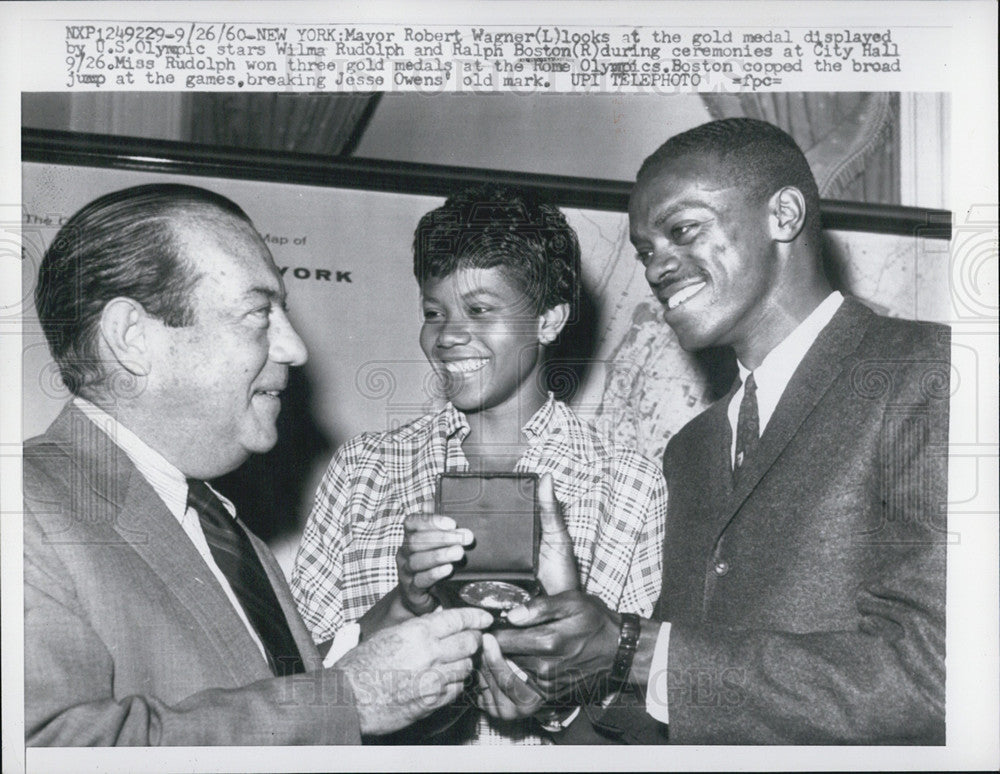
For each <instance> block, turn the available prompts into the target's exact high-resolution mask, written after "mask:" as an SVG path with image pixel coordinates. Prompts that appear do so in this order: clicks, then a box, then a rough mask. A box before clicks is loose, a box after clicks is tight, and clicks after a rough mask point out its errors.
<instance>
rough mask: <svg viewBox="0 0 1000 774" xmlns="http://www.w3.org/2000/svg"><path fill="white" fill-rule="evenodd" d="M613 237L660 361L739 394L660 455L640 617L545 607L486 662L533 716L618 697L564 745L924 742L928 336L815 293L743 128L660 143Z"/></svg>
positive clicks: (938, 566) (807, 208) (793, 180)
mask: <svg viewBox="0 0 1000 774" xmlns="http://www.w3.org/2000/svg"><path fill="white" fill-rule="evenodd" d="M629 224H630V231H631V239H632V242H633V244H634V245H635V247H636V250H637V252H638V257H639V259H640V260H641V261H642V263H643V265H644V267H645V274H646V279H647V280H648V281H649V284H650V287H651V288H652V289H653V292H654V293H655V294H656V296H657V298H659V299H660V301H661V302H662V303H663V306H664V310H665V312H664V317H665V320H666V322H667V324H668V325H670V327H671V328H672V329H673V331H674V332H675V334H676V335H677V337H678V340H679V341H680V343H681V345H682V346H683V347H684V348H685V349H687V350H699V349H702V348H705V347H715V346H729V347H732V349H733V350H734V351H735V354H736V357H737V359H738V363H739V374H740V378H739V379H738V380H737V382H736V383H735V384H734V385H733V388H732V389H731V390H730V393H729V395H728V396H727V397H725V398H724V399H722V400H721V401H720V402H718V403H716V404H715V405H713V406H712V407H710V408H709V409H707V410H706V411H705V412H704V413H703V414H701V415H700V416H698V417H696V418H695V419H694V420H692V421H691V422H690V423H688V425H686V426H685V427H684V428H683V429H682V430H681V431H680V432H679V433H677V435H676V436H674V437H673V438H671V440H670V443H669V445H668V447H667V450H666V453H665V455H664V471H665V474H666V478H667V484H668V491H669V505H668V515H667V530H666V539H665V542H664V562H663V566H664V575H663V584H662V589H661V595H660V599H659V602H658V604H657V608H656V612H655V613H654V616H653V617H652V618H651V619H640V618H638V617H635V616H629V615H619V614H616V613H613V612H610V611H609V610H608V609H607V607H606V606H604V605H602V604H600V603H599V601H597V600H595V599H594V598H593V597H591V596H588V595H586V594H583V593H582V592H580V591H568V592H564V593H563V594H560V595H557V596H554V597H550V598H542V599H538V600H535V601H533V602H532V603H530V604H529V605H528V606H527V608H526V609H521V610H517V611H512V612H511V613H510V614H509V620H510V621H511V622H512V623H517V624H518V625H519V626H521V627H523V628H520V629H511V630H507V631H502V632H499V633H498V634H497V640H498V641H499V643H500V645H501V648H502V649H503V651H504V653H505V654H506V655H507V656H512V657H514V658H515V659H517V660H519V661H520V662H521V664H522V665H523V666H525V667H527V668H529V669H530V670H531V671H532V672H533V673H534V675H535V683H536V685H537V686H539V687H540V688H541V689H542V690H543V691H544V692H545V693H546V694H547V695H548V696H549V697H550V698H554V697H558V696H559V695H561V694H563V693H564V692H565V691H566V690H567V689H568V688H569V687H570V686H572V685H574V684H576V683H578V682H579V681H580V680H581V679H582V678H586V677H593V676H595V675H598V676H599V675H604V676H609V677H610V685H611V686H612V687H614V688H617V689H623V688H624V689H628V690H623V691H622V694H623V695H622V697H620V698H619V701H618V703H617V704H613V705H612V707H611V708H610V709H609V710H608V711H607V712H603V713H600V712H599V711H597V710H595V711H594V712H592V713H583V717H584V718H585V720H584V721H578V722H577V723H574V724H573V725H572V726H571V728H570V730H569V731H567V733H566V737H567V740H568V741H569V740H571V741H585V740H586V736H585V735H584V734H583V732H582V731H581V729H586V728H589V726H588V724H587V723H586V718H587V716H588V714H589V715H590V718H591V719H593V720H594V721H595V722H594V726H595V727H597V728H598V729H599V730H600V731H601V732H602V734H604V735H605V737H604V738H611V739H614V740H618V741H624V742H647V743H649V742H663V741H669V742H671V743H680V744H715V743H717V744H782V743H785V744H840V743H844V744H943V743H944V740H945V724H944V708H945V679H944V678H945V675H944V646H945V548H946V533H945V515H946V472H947V470H946V468H947V464H946V463H947V457H946V453H947V441H948V396H949V381H948V377H949V367H950V366H949V333H948V330H947V328H945V327H944V326H940V325H935V324H930V323H918V322H910V321H903V320H894V319H888V318H885V317H880V316H878V315H876V314H875V313H873V312H872V311H870V310H869V309H868V308H866V307H865V306H863V305H862V304H861V303H860V302H858V301H856V300H854V299H852V298H844V297H843V296H841V294H840V293H837V292H834V291H832V289H831V287H830V285H829V284H828V281H827V279H826V277H825V276H824V273H823V270H822V265H821V247H820V222H819V193H818V190H817V187H816V183H815V180H814V178H813V176H812V173H811V171H810V169H809V166H808V164H807V162H806V160H805V157H804V156H803V154H802V153H801V151H800V150H799V148H798V147H797V146H796V145H795V143H794V141H793V140H792V139H791V138H790V137H789V136H788V135H787V134H785V133H784V132H782V131H781V130H779V129H777V128H776V127H774V126H771V125H770V124H767V123H764V122H761V121H755V120H752V119H727V120H724V121H716V122H712V123H709V124H705V125H703V126H700V127H696V128H695V129H692V130H691V131H689V132H685V133H683V134H681V135H678V136H676V137H674V138H672V139H670V140H668V141H667V142H666V143H665V144H664V145H663V146H662V147H661V148H660V149H658V150H657V151H656V152H655V153H654V154H653V155H652V156H650V157H649V158H648V159H647V160H646V161H645V163H644V164H643V166H642V168H641V169H640V171H639V175H638V179H637V182H636V187H635V190H634V192H633V194H632V198H631V202H630V205H629ZM571 571H572V567H571V563H569V562H565V563H564V572H565V574H566V575H567V576H568V575H569V574H570V573H571ZM487 655H488V656H489V655H490V654H489V653H488V654H487ZM488 665H489V666H490V668H491V670H492V671H493V672H494V674H495V675H496V677H497V679H496V680H495V681H494V683H493V684H494V687H495V690H494V697H493V699H492V701H493V702H494V703H498V704H500V705H505V706H508V709H509V705H510V704H512V703H513V704H516V703H517V700H516V699H514V698H512V697H513V696H518V695H520V696H522V697H523V696H525V695H526V694H525V693H524V691H523V687H522V686H521V685H520V684H519V683H518V681H517V678H516V677H515V676H514V675H513V674H512V673H511V672H510V671H509V670H508V669H506V667H505V664H504V663H503V661H502V660H500V659H496V658H490V659H489V660H488ZM504 688H506V690H504ZM626 698H630V699H631V701H626ZM522 701H523V700H522ZM598 715H599V716H598ZM574 731H575V732H576V735H574Z"/></svg>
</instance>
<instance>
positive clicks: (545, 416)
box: [436, 392, 566, 443]
mask: <svg viewBox="0 0 1000 774" xmlns="http://www.w3.org/2000/svg"><path fill="white" fill-rule="evenodd" d="M565 413H566V407H565V406H564V405H563V404H562V403H560V402H559V401H557V400H556V398H555V396H554V395H553V394H552V393H551V392H550V393H549V397H548V400H546V401H545V403H544V404H543V405H542V406H541V408H539V409H538V411H536V412H535V413H534V414H532V416H531V419H529V420H528V421H527V422H526V423H525V424H524V426H523V427H522V428H521V432H522V433H523V434H524V437H525V438H527V439H528V441H529V443H530V442H532V441H534V440H536V439H537V438H541V437H542V436H544V435H545V434H546V433H547V432H548V430H549V426H550V425H554V424H555V423H557V422H560V421H561V422H562V423H565V422H566V417H565ZM436 425H437V430H438V433H439V434H440V435H441V436H443V437H444V438H451V437H452V436H457V440H458V441H459V443H461V442H462V441H464V440H465V438H466V436H467V435H468V434H469V431H470V429H471V428H470V427H469V420H468V419H467V418H466V416H465V414H464V413H463V412H461V411H459V410H458V409H457V408H455V406H454V405H452V403H451V401H448V403H446V404H445V407H444V408H443V409H442V410H441V411H440V412H439V413H438V416H437V419H436Z"/></svg>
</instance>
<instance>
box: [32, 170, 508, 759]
mask: <svg viewBox="0 0 1000 774" xmlns="http://www.w3.org/2000/svg"><path fill="white" fill-rule="evenodd" d="M36 303H37V307H38V313H39V318H40V320H41V323H42V326H43V328H44V330H45V334H46V337H47V339H48V342H49V345H50V348H51V350H52V354H53V356H54V358H55V360H56V362H57V363H58V365H59V368H60V371H61V374H62V376H63V379H64V380H65V382H66V384H67V385H68V387H69V389H70V390H71V391H72V392H73V394H74V395H75V397H74V399H73V400H72V401H71V402H70V404H69V405H68V406H67V407H66V408H65V409H64V411H63V412H62V414H61V415H60V416H59V417H58V418H57V419H56V420H55V422H54V423H53V424H52V426H51V427H50V428H49V430H48V431H47V432H46V433H45V434H44V435H42V436H40V437H38V438H35V439H32V440H30V441H28V442H27V443H26V444H25V448H24V495H25V517H24V521H25V530H24V565H25V569H24V586H25V590H24V593H25V612H24V615H25V631H24V651H25V672H26V675H25V697H26V702H25V703H26V707H25V716H26V717H25V725H26V735H27V741H28V743H29V744H32V745H158V744H162V745H168V744H169V745H207V744H227V745H230V744H233V745H235V744H255V745H256V744H339V743H348V744H350V743H359V742H360V741H361V735H362V734H365V735H378V734H384V733H388V732H391V731H395V730H397V729H399V728H401V727H403V726H406V725H408V724H409V723H411V722H413V721H414V720H416V719H418V718H420V717H422V716H423V715H425V714H427V713H429V712H430V711H431V710H433V709H435V708H436V707H438V706H442V705H444V704H446V703H448V702H450V701H451V700H453V699H454V698H455V697H456V696H457V695H458V693H459V692H460V690H461V687H462V684H463V681H464V679H465V677H466V676H467V675H468V673H469V672H470V670H471V668H472V661H471V656H472V655H473V654H474V653H475V652H476V650H477V649H478V647H479V644H480V636H479V631H478V629H480V628H483V627H484V626H486V625H488V624H489V623H490V622H491V619H490V617H489V616H488V615H486V614H484V613H483V612H482V611H473V610H454V611H448V612H447V613H437V614H432V615H430V616H426V617H424V618H420V619H413V620H411V621H409V622H407V623H405V624H402V625H399V626H396V627H393V628H392V629H387V630H383V631H382V632H379V633H376V634H375V635H374V636H372V637H371V638H370V639H368V640H366V641H364V642H362V643H361V644H360V645H359V646H358V647H356V648H355V649H353V650H351V651H349V652H348V653H347V654H346V655H342V657H341V658H340V659H339V660H338V661H336V663H335V664H333V665H331V664H329V663H324V660H323V658H321V656H320V654H319V652H318V651H317V649H316V647H315V646H314V645H313V643H312V641H311V638H310V637H309V634H308V632H307V631H306V629H305V626H304V625H303V623H302V621H301V619H300V618H299V616H298V613H297V612H296V610H295V605H294V603H293V601H292V598H291V596H290V593H289V590H288V588H287V585H286V583H285V581H284V578H283V577H282V574H281V571H280V569H279V568H278V566H277V564H276V563H275V561H274V559H273V557H272V556H271V554H270V552H269V551H268V550H267V548H266V546H264V544H263V543H261V542H260V541H259V540H258V539H257V538H256V537H254V536H253V535H252V534H250V533H249V532H248V531H247V530H246V529H245V527H244V526H243V525H242V524H241V523H240V522H239V520H238V519H236V518H235V513H234V510H233V508H232V506H231V504H230V503H228V501H226V500H225V498H223V497H221V496H220V495H219V494H218V493H217V492H215V491H214V490H213V489H212V488H211V487H210V486H209V485H208V484H206V483H205V480H206V479H212V478H214V477H216V476H219V475H222V474H224V473H226V472H228V471H230V470H232V469H234V468H236V467H237V466H238V465H240V464H241V463H242V462H243V461H244V460H245V459H246V458H247V456H248V455H249V454H251V453H254V452H264V451H267V450H268V449H270V448H271V447H272V446H273V445H274V443H275V441H276V426H275V420H276V418H277V415H278V411H279V409H280V395H281V391H282V390H283V389H284V387H285V385H286V382H287V378H288V369H289V367H290V366H295V365H301V364H302V363H303V362H304V361H305V359H306V351H305V347H304V345H303V343H302V341H301V339H299V337H298V335H297V334H296V332H295V330H294V329H293V327H292V324H291V322H290V321H289V319H288V317H287V315H286V311H285V291H284V287H283V285H282V283H281V278H280V276H279V274H278V272H277V270H276V268H275V266H274V262H273V260H272V258H271V255H270V253H269V251H268V249H267V247H266V246H265V245H264V242H263V241H262V239H261V238H260V236H259V234H258V233H257V232H256V230H255V229H254V227H253V225H252V224H251V222H250V220H249V219H248V218H247V216H246V215H245V214H244V213H243V212H242V210H240V209H239V208H238V207H237V206H236V205H235V204H233V203H232V202H230V201H229V200H227V199H225V198H224V197H221V196H218V195H216V194H213V193H210V192H208V191H205V190H202V189H199V188H194V187H191V186H181V185H152V186H142V187H138V188H132V189H126V190H124V191H120V192H118V193H114V194H109V195H107V196H104V197H102V198H100V199H98V200H96V201H94V202H92V203H91V204H89V205H87V206H86V207H84V208H83V209H82V210H81V211H80V212H78V213H77V214H76V215H74V216H73V217H72V218H71V219H70V220H69V222H68V223H66V225H65V226H64V227H63V228H62V230H61V231H60V233H59V234H58V235H57V236H56V238H55V240H54V242H53V244H52V246H51V247H50V248H49V250H48V252H47V253H46V255H45V258H44V260H43V262H42V266H41V270H40V276H39V283H38V287H37V291H36ZM330 660H332V659H327V661H328V662H329V661H330Z"/></svg>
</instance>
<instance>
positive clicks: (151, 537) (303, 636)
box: [24, 405, 360, 746]
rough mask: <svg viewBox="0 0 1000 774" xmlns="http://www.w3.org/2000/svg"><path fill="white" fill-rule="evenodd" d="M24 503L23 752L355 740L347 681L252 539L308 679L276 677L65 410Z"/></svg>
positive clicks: (131, 476)
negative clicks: (325, 660)
mask: <svg viewBox="0 0 1000 774" xmlns="http://www.w3.org/2000/svg"><path fill="white" fill-rule="evenodd" d="M24 497H25V514H24V597H25V599H24V660H25V729H26V737H27V742H28V744H30V745H56V746H64V745H74V746H75V745H158V744H163V745H210V744H211V745H262V744H357V743H359V742H360V736H359V730H358V718H357V713H356V711H355V710H354V697H353V695H352V693H351V690H350V688H349V687H348V685H347V683H346V680H345V679H344V676H343V674H341V673H340V672H338V671H337V670H323V669H321V668H320V667H321V659H320V657H319V654H318V653H317V651H316V648H315V646H314V645H313V643H312V641H311V638H310V637H309V634H308V632H307V631H306V629H305V626H304V624H303V623H302V621H301V619H300V618H299V615H298V613H297V612H296V609H295V605H294V603H293V601H292V598H291V595H290V593H289V590H288V587H287V584H286V583H285V580H284V577H283V576H282V574H281V570H280V568H279V567H278V566H277V564H276V562H275V561H274V558H273V557H272V556H271V553H270V551H268V549H267V548H266V546H264V544H263V543H261V542H260V541H259V540H257V539H256V538H255V537H254V536H253V535H250V539H251V541H252V542H253V544H254V547H255V548H256V550H257V553H258V554H259V556H260V558H261V561H262V562H263V564H264V567H265V569H266V570H267V572H268V574H269V576H270V578H271V582H272V584H273V586H274V589H275V592H276V593H277V596H278V600H279V601H280V603H281V605H282V607H283V608H284V611H285V615H286V617H287V618H288V621H289V625H290V626H291V630H292V634H293V636H294V637H295V640H296V642H297V644H298V647H299V650H300V652H301V654H302V656H303V659H304V661H305V664H306V668H307V670H313V671H309V672H307V674H304V675H296V676H293V677H286V678H275V677H273V676H272V674H271V671H270V670H269V668H268V666H267V663H266V662H265V660H264V658H263V657H262V656H261V653H260V650H259V649H258V648H257V646H256V644H255V643H254V641H253V639H252V637H251V636H250V634H249V633H248V632H247V630H246V627H245V626H244V624H243V622H242V621H241V620H240V618H239V616H238V615H237V613H236V611H235V610H234V609H233V607H232V604H231V603H230V602H229V600H228V598H227V597H226V596H225V594H224V592H223V591H222V588H221V587H220V586H219V584H218V582H217V581H216V579H215V577H214V576H213V575H212V573H211V571H210V570H209V569H208V566H207V565H206V564H205V561H204V560H203V559H202V557H201V555H200V554H199V553H198V552H197V550H196V549H195V547H194V546H193V545H192V543H191V541H190V539H189V538H188V537H187V535H186V534H185V533H184V531H183V529H182V527H181V526H180V524H178V522H177V520H176V518H175V517H174V516H173V515H172V514H171V513H170V512H169V511H168V510H167V508H166V506H165V505H164V504H163V502H162V500H160V498H159V497H158V496H157V495H156V493H155V492H154V491H153V489H152V488H151V487H150V485H149V483H148V482H147V481H146V479H145V478H144V477H143V476H142V475H141V474H139V473H138V471H137V470H136V469H135V467H134V466H133V465H132V463H131V461H130V460H129V459H128V457H127V456H126V455H125V454H124V452H122V451H121V450H120V449H119V448H118V447H117V446H116V445H115V444H114V443H112V442H111V440H110V439H109V438H108V437H107V436H106V435H105V434H104V433H103V432H102V431H101V430H100V429H98V428H97V427H96V426H95V425H94V424H93V423H92V422H91V421H90V420H89V419H87V418H86V417H85V416H84V415H83V414H82V413H81V412H79V411H78V410H76V409H75V408H73V407H72V405H70V406H67V407H66V409H64V410H63V412H62V414H60V416H59V417H58V418H57V419H56V421H55V422H54V423H53V424H52V426H51V427H50V428H49V429H48V431H47V432H46V433H45V434H44V435H42V436H39V437H38V438H35V439H32V440H30V441H28V442H27V443H26V444H25V447H24Z"/></svg>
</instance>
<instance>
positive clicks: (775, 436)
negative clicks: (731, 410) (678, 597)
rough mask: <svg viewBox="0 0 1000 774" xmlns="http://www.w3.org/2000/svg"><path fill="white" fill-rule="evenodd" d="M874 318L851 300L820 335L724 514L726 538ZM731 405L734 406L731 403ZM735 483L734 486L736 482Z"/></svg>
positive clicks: (776, 412)
mask: <svg viewBox="0 0 1000 774" xmlns="http://www.w3.org/2000/svg"><path fill="white" fill-rule="evenodd" d="M874 317H875V315H874V313H873V312H872V311H871V310H869V309H868V308H867V307H865V306H863V305H862V304H860V303H859V302H857V301H855V300H853V299H850V298H845V299H844V302H843V304H842V305H841V307H840V309H838V310H837V312H836V314H835V315H834V316H833V319H832V320H830V322H829V324H827V326H826V327H825V328H824V329H823V330H822V331H821V332H820V334H819V336H818V337H817V338H816V341H815V342H814V343H813V345H812V347H810V348H809V351H808V352H806V355H805V357H804V358H803V359H802V362H801V363H799V367H798V368H797V369H796V370H795V373H794V374H793V375H792V378H791V380H789V382H788V385H787V387H786V388H785V391H784V393H782V395H781V399H780V400H779V401H778V405H777V406H776V407H775V410H774V414H773V415H772V416H771V420H770V422H768V424H767V427H766V428H765V430H764V434H763V435H762V436H761V438H760V446H759V447H758V451H757V454H756V457H755V459H753V460H752V461H751V463H750V466H749V468H748V469H747V470H745V471H744V472H743V474H742V476H741V477H740V482H739V485H738V486H737V487H736V489H735V490H734V491H733V492H732V498H731V500H730V502H729V504H728V507H727V508H726V509H725V510H724V514H723V519H724V521H723V523H722V525H721V526H720V530H719V532H720V534H721V533H722V531H724V530H725V528H726V527H727V526H728V525H729V523H730V522H731V521H732V519H733V517H734V516H735V515H736V513H737V512H738V511H739V509H740V507H741V506H742V505H743V503H744V502H745V501H746V499H747V498H748V497H749V496H750V494H751V493H752V492H753V490H754V489H755V488H756V486H757V484H758V483H759V482H760V480H761V479H762V478H763V477H764V475H765V474H766V473H767V471H768V470H770V469H771V467H772V466H773V465H774V464H775V462H776V461H777V460H778V458H779V457H780V456H781V453H782V452H783V451H784V449H785V447H786V446H788V443H789V441H791V440H792V438H793V437H794V436H795V433H796V432H797V431H798V429H799V427H800V426H801V425H802V423H803V422H804V421H805V420H806V417H808V416H809V414H811V413H812V411H813V409H815V408H816V405H817V404H818V403H819V401H820V399H821V398H822V397H823V395H825V394H826V392H827V390H829V389H830V387H831V386H832V385H833V383H834V380H835V379H836V378H837V377H838V376H839V375H840V373H841V371H843V369H844V364H845V361H846V359H847V358H848V357H849V356H850V355H851V354H852V353H853V352H854V351H855V350H856V349H857V347H858V345H859V344H860V342H861V339H862V337H863V336H864V333H865V331H866V330H867V328H868V326H869V325H870V324H871V321H872V320H873V319H874ZM725 404H726V405H728V401H725ZM727 427H728V419H727ZM729 485H730V486H731V480H730V484H729Z"/></svg>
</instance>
